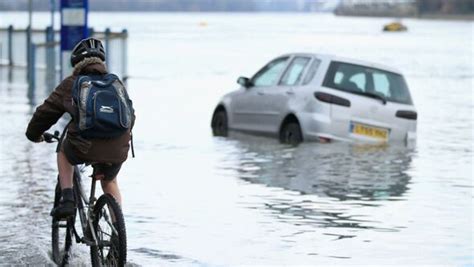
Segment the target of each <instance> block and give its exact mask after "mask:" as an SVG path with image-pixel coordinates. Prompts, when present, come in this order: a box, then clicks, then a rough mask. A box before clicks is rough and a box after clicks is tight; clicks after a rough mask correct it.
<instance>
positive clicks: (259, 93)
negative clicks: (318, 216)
mask: <svg viewBox="0 0 474 267" xmlns="http://www.w3.org/2000/svg"><path fill="white" fill-rule="evenodd" d="M257 94H258V95H264V94H265V93H264V92H261V91H258V92H257Z"/></svg>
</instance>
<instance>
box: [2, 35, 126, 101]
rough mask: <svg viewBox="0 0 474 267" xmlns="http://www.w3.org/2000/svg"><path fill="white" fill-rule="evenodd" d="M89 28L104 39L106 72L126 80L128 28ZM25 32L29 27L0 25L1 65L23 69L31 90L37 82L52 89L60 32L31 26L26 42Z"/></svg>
mask: <svg viewBox="0 0 474 267" xmlns="http://www.w3.org/2000/svg"><path fill="white" fill-rule="evenodd" d="M89 30H90V33H91V34H90V35H91V36H93V37H95V38H98V39H100V40H102V41H103V42H104V46H105V51H106V64H107V67H108V69H109V71H110V72H113V73H115V74H117V75H118V76H119V77H121V78H122V80H124V81H126V80H127V78H128V72H127V56H128V50H127V41H128V32H127V30H123V31H121V32H112V31H111V30H110V29H108V28H107V29H106V30H105V31H103V32H100V31H94V30H93V29H89ZM28 31H29V29H28V28H26V29H15V28H14V27H13V26H9V27H8V28H0V66H9V67H12V68H26V69H27V71H26V73H27V77H26V79H27V81H28V84H29V89H30V91H32V93H33V92H34V90H35V88H36V85H37V82H38V83H41V84H45V85H46V86H47V87H48V88H50V89H53V88H54V86H55V85H56V84H57V83H58V82H59V79H60V66H61V62H60V59H61V55H60V53H61V52H60V42H59V40H60V32H59V31H57V30H56V31H53V30H52V28H51V27H47V28H46V29H44V30H38V29H33V30H31V35H30V36H31V42H28V41H29V40H28V39H29V38H28ZM42 72H44V73H42ZM43 74H44V75H43Z"/></svg>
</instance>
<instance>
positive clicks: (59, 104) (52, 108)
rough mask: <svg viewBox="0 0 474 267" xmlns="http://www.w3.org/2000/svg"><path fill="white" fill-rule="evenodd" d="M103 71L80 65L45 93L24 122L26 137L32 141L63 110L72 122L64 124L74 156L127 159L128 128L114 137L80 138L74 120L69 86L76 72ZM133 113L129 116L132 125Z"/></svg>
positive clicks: (87, 159)
mask: <svg viewBox="0 0 474 267" xmlns="http://www.w3.org/2000/svg"><path fill="white" fill-rule="evenodd" d="M105 73H107V70H106V69H105V66H104V65H102V64H91V65H88V66H86V67H85V68H83V69H82V70H81V71H80V73H74V74H73V75H71V76H69V77H67V78H66V79H64V80H63V81H62V82H61V83H60V84H59V85H58V87H56V89H55V90H54V91H53V92H52V93H51V95H49V97H48V98H47V99H46V100H45V101H44V103H43V104H42V105H40V106H39V107H38V108H36V111H35V113H34V114H33V118H32V119H31V121H30V123H29V124H28V128H27V130H26V137H27V138H28V139H29V140H31V141H35V140H38V139H39V138H40V136H41V135H42V134H43V133H44V132H45V131H46V130H48V129H49V128H50V127H51V126H53V125H54V124H55V123H56V122H57V121H58V120H59V118H61V116H62V115H63V114H64V113H65V112H67V113H69V114H70V115H71V117H72V119H73V121H72V123H70V124H69V126H68V133H67V136H66V142H69V144H70V145H71V148H72V150H73V152H74V153H75V156H76V157H77V158H78V159H80V160H83V161H85V162H94V163H122V162H124V161H125V160H126V159H127V155H128V150H129V147H130V146H129V141H130V137H131V136H130V131H127V132H126V133H125V134H123V135H121V136H119V137H117V138H114V139H84V138H82V137H81V136H80V135H79V131H78V128H77V122H76V121H75V119H76V118H74V116H75V108H74V107H73V100H72V87H73V84H74V81H75V79H76V78H77V75H84V74H105ZM134 122H135V114H133V115H132V127H133V124H134Z"/></svg>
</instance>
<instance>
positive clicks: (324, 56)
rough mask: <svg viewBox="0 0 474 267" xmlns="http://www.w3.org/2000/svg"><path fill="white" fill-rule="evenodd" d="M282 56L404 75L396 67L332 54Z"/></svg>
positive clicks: (299, 53)
mask: <svg viewBox="0 0 474 267" xmlns="http://www.w3.org/2000/svg"><path fill="white" fill-rule="evenodd" d="M282 56H307V57H308V56H309V57H317V58H319V59H321V60H325V61H341V62H345V63H352V64H357V65H362V66H367V67H372V68H376V69H382V70H387V71H390V72H394V73H398V74H402V72H401V71H400V70H398V69H396V68H394V67H390V66H387V65H384V64H379V63H375V62H369V61H364V60H360V59H354V58H347V57H340V56H336V55H331V54H317V53H302V52H298V53H288V54H284V55H282Z"/></svg>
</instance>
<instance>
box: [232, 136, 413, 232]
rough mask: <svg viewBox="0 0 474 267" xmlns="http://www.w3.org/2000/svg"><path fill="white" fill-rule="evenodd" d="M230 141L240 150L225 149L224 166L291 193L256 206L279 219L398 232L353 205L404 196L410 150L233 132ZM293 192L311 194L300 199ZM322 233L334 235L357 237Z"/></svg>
mask: <svg viewBox="0 0 474 267" xmlns="http://www.w3.org/2000/svg"><path fill="white" fill-rule="evenodd" d="M230 140H233V142H232V144H233V146H235V148H236V149H237V151H238V152H237V153H235V151H232V153H229V159H228V162H227V165H226V166H224V168H226V169H229V170H234V171H236V172H237V174H238V177H239V178H240V179H242V180H244V181H247V182H250V183H255V184H262V185H265V186H268V187H275V188H281V189H284V190H285V191H287V192H294V193H293V196H290V197H285V196H283V197H281V196H279V197H275V196H270V197H268V198H266V203H265V204H264V206H263V207H259V208H258V209H262V208H263V209H267V210H269V211H270V212H271V214H273V215H274V216H276V217H277V218H278V219H279V220H280V221H283V222H287V223H292V224H295V225H309V226H311V227H315V228H318V227H335V228H347V229H373V230H376V231H397V229H396V228H397V227H391V228H390V227H387V226H386V225H385V224H384V223H383V222H376V221H373V220H371V219H370V216H369V215H368V214H363V212H362V213H357V212H358V211H356V208H357V207H377V206H379V205H380V202H381V201H399V200H403V199H404V197H403V195H404V194H405V193H406V192H407V191H408V190H409V186H408V185H409V183H410V180H411V177H410V175H409V174H407V170H408V169H409V168H410V164H411V157H412V154H413V153H414V151H413V150H412V149H410V148H407V147H403V146H398V147H397V146H388V145H362V144H347V143H337V142H336V143H332V144H311V143H304V144H301V145H299V146H296V147H294V146H288V145H281V144H278V143H277V142H276V141H274V140H271V139H266V138H261V137H254V136H249V135H245V134H241V133H236V132H232V133H231V136H230ZM235 162H237V164H235ZM295 195H302V196H304V195H312V196H315V198H310V199H303V200H299V199H298V197H295ZM345 202H346V204H344V203H345ZM250 206H252V205H250ZM367 217H369V218H367ZM326 234H327V235H334V236H337V238H338V239H342V238H352V237H355V235H345V234H330V233H326Z"/></svg>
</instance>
